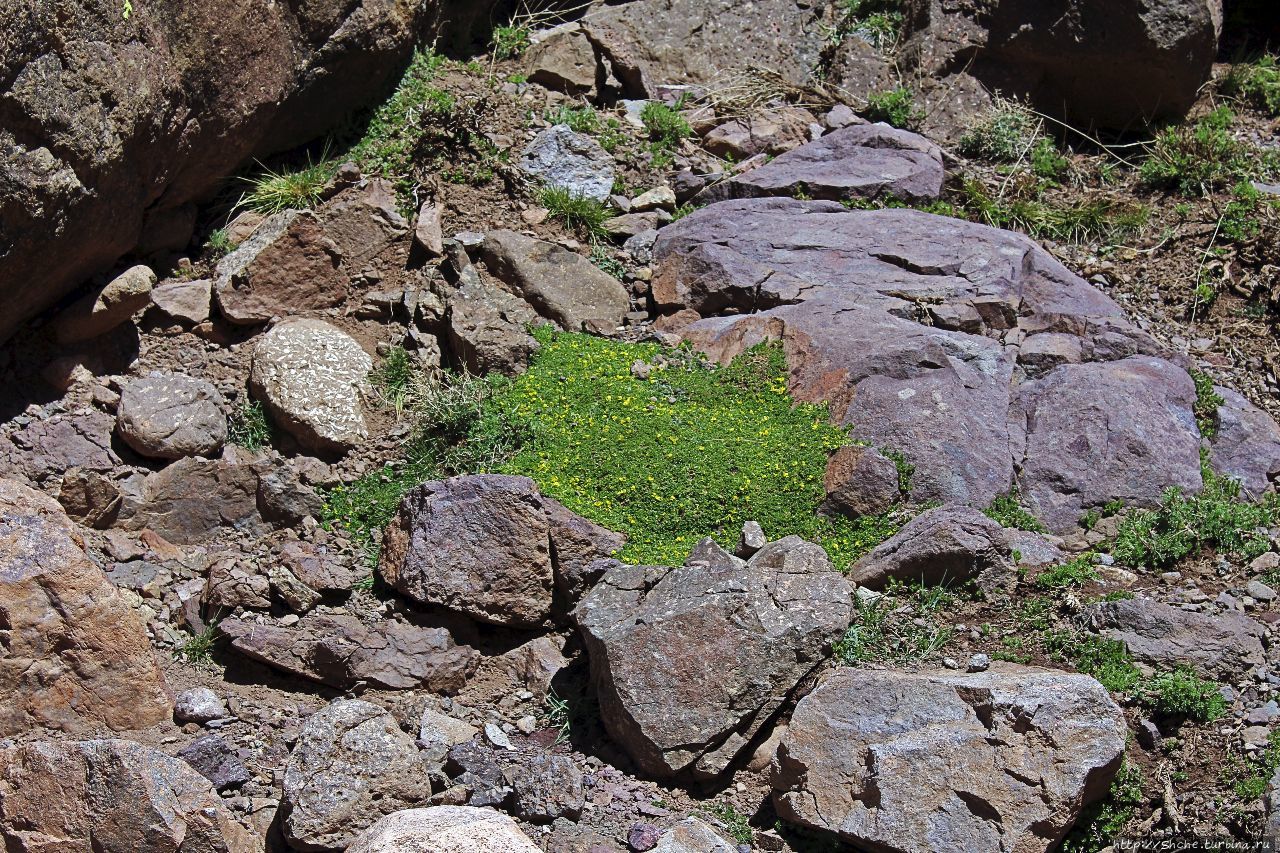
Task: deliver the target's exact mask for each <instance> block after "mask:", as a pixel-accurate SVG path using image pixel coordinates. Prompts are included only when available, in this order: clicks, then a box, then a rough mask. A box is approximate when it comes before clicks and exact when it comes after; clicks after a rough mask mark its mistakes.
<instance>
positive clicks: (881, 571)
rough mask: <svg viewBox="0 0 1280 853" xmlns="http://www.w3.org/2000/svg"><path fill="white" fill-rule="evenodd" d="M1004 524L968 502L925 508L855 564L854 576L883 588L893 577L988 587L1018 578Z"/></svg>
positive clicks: (928, 583)
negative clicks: (966, 504) (958, 504)
mask: <svg viewBox="0 0 1280 853" xmlns="http://www.w3.org/2000/svg"><path fill="white" fill-rule="evenodd" d="M1010 557H1011V554H1010V550H1009V541H1008V539H1007V538H1006V537H1005V535H1004V528H1003V527H1001V526H1000V525H999V524H998V523H996V522H994V521H992V520H991V519H989V518H987V517H986V516H985V515H983V514H982V513H981V512H979V511H978V510H976V509H973V508H971V507H966V506H942V507H938V508H936V509H930V510H926V511H925V512H923V513H921V514H920V515H918V516H916V517H915V518H913V519H912V520H911V521H909V522H907V524H906V526H904V527H903V528H902V529H901V530H899V531H898V532H897V533H895V534H894V535H893V536H890V537H889V538H888V539H886V540H885V541H884V542H881V543H880V544H879V545H877V546H876V547H875V548H873V549H871V551H870V552H869V553H868V554H866V555H865V556H864V557H862V558H861V559H860V560H858V562H856V563H854V564H853V567H852V568H850V570H849V579H850V580H852V581H853V582H854V583H856V584H858V585H860V586H866V587H870V588H871V589H883V588H884V586H885V584H886V583H888V582H889V581H891V580H897V581H902V582H903V583H920V584H924V585H925V586H940V585H943V584H962V583H964V582H966V581H971V580H972V581H975V582H976V583H977V584H978V587H979V588H980V589H982V590H983V591H984V592H988V591H989V592H990V593H992V594H994V592H995V591H997V590H999V589H1001V588H1002V587H1005V586H1007V585H1008V584H1010V583H1011V582H1012V581H1013V580H1014V579H1015V578H1014V572H1013V562H1012V560H1011V559H1010Z"/></svg>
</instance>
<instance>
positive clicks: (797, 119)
mask: <svg viewBox="0 0 1280 853" xmlns="http://www.w3.org/2000/svg"><path fill="white" fill-rule="evenodd" d="M817 120H818V119H817V118H816V117H815V116H814V115H813V113H811V112H809V111H808V110H806V109H802V108H800V107H792V106H782V107H776V108H775V107H766V108H764V109H762V110H759V111H754V112H752V113H751V114H750V115H748V116H745V117H742V118H734V119H730V120H729V121H727V122H725V123H724V124H721V125H718V126H716V127H714V128H712V129H711V130H710V131H708V132H707V135H706V136H704V137H703V138H702V147H703V148H705V149H706V150H708V151H710V152H711V153H712V154H714V155H716V156H717V157H734V158H736V159H737V160H738V161H742V160H745V159H746V158H748V157H753V156H755V155H756V154H772V155H774V156H776V155H778V154H784V153H786V152H787V151H790V150H791V149H793V148H797V147H799V146H801V145H804V144H805V143H806V142H808V141H809V127H810V125H813V124H815V123H816V122H817Z"/></svg>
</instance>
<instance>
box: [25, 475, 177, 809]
mask: <svg viewBox="0 0 1280 853" xmlns="http://www.w3.org/2000/svg"><path fill="white" fill-rule="evenodd" d="M0 625H3V626H4V629H5V630H4V642H3V644H0V697H3V701H2V702H0V736H4V735H11V734H16V733H18V732H21V731H24V730H26V729H29V728H31V727H33V726H48V727H50V728H58V729H64V730H66V731H70V732H76V731H82V730H87V729H89V728H90V727H92V726H95V725H101V726H106V727H107V728H108V729H113V730H117V731H119V730H124V729H143V728H146V727H148V726H151V725H155V724H157V723H160V722H163V721H165V720H168V719H169V716H170V715H171V714H172V713H173V704H172V700H171V698H170V697H169V693H168V688H167V687H166V685H165V680H164V675H163V674H162V673H161V671H160V667H159V665H158V664H157V662H156V658H155V654H154V653H153V652H152V649H151V643H150V641H149V640H148V639H147V632H146V627H145V626H144V625H143V622H142V619H141V618H140V617H139V616H138V614H137V613H136V612H135V611H134V610H133V609H132V608H131V607H130V606H129V604H128V602H126V601H125V599H124V597H123V596H122V595H121V594H120V592H119V591H118V590H117V589H116V587H115V585H113V584H112V583H111V581H110V580H108V579H107V576H106V574H105V573H104V572H103V571H102V569H100V568H98V567H97V566H96V565H94V564H93V563H92V562H90V560H89V558H88V557H87V556H86V555H85V553H84V551H83V550H82V542H81V540H80V536H79V534H78V533H77V532H76V528H75V526H74V525H73V524H72V523H71V521H70V520H69V519H68V518H67V515H66V513H65V512H63V510H62V507H60V506H58V504H57V503H56V502H55V501H53V500H52V499H51V498H49V497H46V496H45V495H43V494H40V493H39V492H36V491H33V490H32V489H29V488H27V487H25V486H21V485H19V484H17V483H14V482H12V481H9V480H0ZM0 801H2V798H0Z"/></svg>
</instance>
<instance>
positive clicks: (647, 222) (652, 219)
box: [600, 210, 671, 241]
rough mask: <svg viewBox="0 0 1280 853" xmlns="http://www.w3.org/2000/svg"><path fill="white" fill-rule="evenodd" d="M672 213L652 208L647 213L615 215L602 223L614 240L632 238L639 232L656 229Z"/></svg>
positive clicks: (602, 226) (669, 219) (668, 219)
mask: <svg viewBox="0 0 1280 853" xmlns="http://www.w3.org/2000/svg"><path fill="white" fill-rule="evenodd" d="M670 221H671V215H670V214H668V213H667V212H666V211H664V210H651V211H649V212H647V213H628V214H626V215H625V216H613V217H610V218H609V219H606V220H605V221H604V222H601V223H600V227H601V228H603V229H604V233H606V234H608V235H609V236H610V237H612V238H613V239H614V240H623V241H626V240H630V239H631V238H632V237H635V236H636V235H637V234H644V233H646V232H648V231H656V230H657V229H658V228H661V227H662V226H663V225H665V224H667V222H670Z"/></svg>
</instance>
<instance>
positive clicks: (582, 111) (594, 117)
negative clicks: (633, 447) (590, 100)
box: [543, 104, 604, 133]
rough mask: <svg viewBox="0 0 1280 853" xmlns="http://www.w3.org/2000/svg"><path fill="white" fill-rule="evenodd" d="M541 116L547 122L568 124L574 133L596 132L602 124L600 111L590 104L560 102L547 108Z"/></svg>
mask: <svg viewBox="0 0 1280 853" xmlns="http://www.w3.org/2000/svg"><path fill="white" fill-rule="evenodd" d="M543 118H545V119H546V120H547V122H548V123H549V124H564V125H568V127H569V129H570V130H572V131H574V132H576V133H596V132H597V131H599V130H600V128H601V127H602V126H603V125H604V122H603V120H602V119H601V118H600V113H598V112H596V108H595V107H593V106H591V105H590V104H583V105H582V106H580V107H571V106H569V105H567V104H561V105H560V106H558V107H556V108H554V109H548V110H547V111H546V112H545V113H544V114H543Z"/></svg>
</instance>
